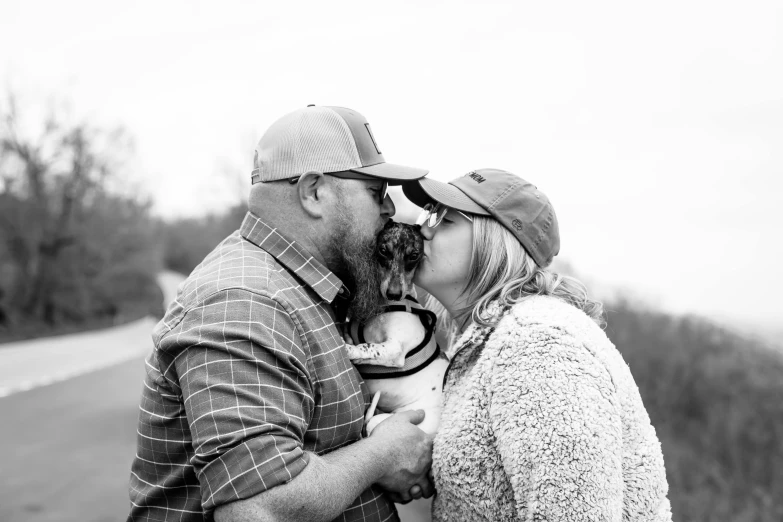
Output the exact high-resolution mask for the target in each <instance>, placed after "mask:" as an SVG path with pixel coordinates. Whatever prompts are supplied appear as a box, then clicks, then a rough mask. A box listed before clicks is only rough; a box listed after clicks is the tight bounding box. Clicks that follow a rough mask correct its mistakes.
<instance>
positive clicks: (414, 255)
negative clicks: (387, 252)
mask: <svg viewBox="0 0 783 522" xmlns="http://www.w3.org/2000/svg"><path fill="white" fill-rule="evenodd" d="M420 257H421V254H419V253H418V252H417V253H415V254H411V256H410V257H409V258H408V259H410V260H411V261H413V262H416V261H418V260H419V258H420Z"/></svg>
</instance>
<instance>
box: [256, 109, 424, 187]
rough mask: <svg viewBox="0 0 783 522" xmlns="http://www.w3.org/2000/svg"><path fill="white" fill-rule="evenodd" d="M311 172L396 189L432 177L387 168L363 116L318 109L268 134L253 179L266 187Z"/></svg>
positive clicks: (349, 111)
mask: <svg viewBox="0 0 783 522" xmlns="http://www.w3.org/2000/svg"><path fill="white" fill-rule="evenodd" d="M310 171H318V172H324V173H329V172H344V171H352V172H355V173H357V174H359V175H362V176H366V177H367V178H378V179H383V180H386V181H388V182H389V184H390V185H399V184H400V183H402V182H404V181H412V180H416V179H419V178H423V177H424V176H426V175H427V172H428V171H427V170H424V169H418V168H414V167H404V166H402V165H395V164H392V163H386V160H385V159H384V158H383V155H382V154H381V151H380V149H379V148H378V143H377V142H376V141H375V136H373V134H372V130H371V129H370V124H369V123H367V119H366V118H365V117H364V116H362V115H361V114H359V113H358V112H356V111H354V110H352V109H346V108H344V107H317V106H315V105H308V106H307V107H305V108H303V109H299V110H296V111H294V112H291V113H289V114H286V115H285V116H283V117H282V118H280V119H279V120H277V121H276V122H274V123H273V124H272V125H271V126H270V127H269V129H267V131H266V132H265V133H264V135H263V136H262V137H261V140H260V141H259V142H258V145H257V146H256V151H255V157H254V159H253V172H252V175H251V179H252V182H253V183H266V182H268V181H277V180H280V179H290V178H294V177H296V176H301V175H303V174H305V173H306V172H310ZM357 177H359V176H357Z"/></svg>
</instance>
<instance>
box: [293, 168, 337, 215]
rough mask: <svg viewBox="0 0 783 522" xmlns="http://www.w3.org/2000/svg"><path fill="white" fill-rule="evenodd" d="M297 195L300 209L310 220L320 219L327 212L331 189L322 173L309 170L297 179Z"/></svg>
mask: <svg viewBox="0 0 783 522" xmlns="http://www.w3.org/2000/svg"><path fill="white" fill-rule="evenodd" d="M296 190H297V195H298V197H299V203H300V204H301V205H302V209H303V210H304V211H305V213H306V214H307V215H309V216H310V217H312V218H316V219H318V218H322V217H323V216H324V213H325V212H326V211H327V206H328V205H329V202H330V199H331V196H332V192H333V189H332V187H331V186H329V183H328V182H327V181H326V176H325V175H324V174H323V172H318V171H317V170H311V171H309V172H305V173H304V174H302V175H301V176H300V177H299V181H298V182H297V184H296Z"/></svg>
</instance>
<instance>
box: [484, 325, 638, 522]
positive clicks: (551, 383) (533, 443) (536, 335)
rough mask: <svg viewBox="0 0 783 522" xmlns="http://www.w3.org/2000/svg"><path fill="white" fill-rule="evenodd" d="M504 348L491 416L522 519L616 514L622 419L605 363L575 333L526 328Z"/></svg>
mask: <svg viewBox="0 0 783 522" xmlns="http://www.w3.org/2000/svg"><path fill="white" fill-rule="evenodd" d="M521 338H523V339H525V340H524V341H519V340H518V341H517V343H511V344H510V345H507V346H504V347H503V348H502V349H501V351H500V355H499V357H498V359H497V361H496V364H495V366H494V372H493V375H492V381H491V393H492V395H491V399H490V419H491V423H492V428H493V432H494V433H495V435H496V444H497V448H498V451H499V453H500V456H501V460H502V463H503V468H504V470H505V472H506V474H507V475H508V477H509V479H510V482H511V485H512V487H513V491H514V498H515V502H516V506H517V513H518V516H519V519H520V520H569V521H573V522H578V521H588V520H589V521H593V520H612V521H618V522H619V521H620V520H621V519H622V495H623V477H622V422H621V417H620V405H619V403H618V399H617V395H616V393H615V388H614V385H613V383H612V380H611V377H610V375H609V373H608V371H607V370H606V368H605V367H604V366H603V365H601V364H600V363H599V362H598V360H597V359H596V358H595V357H594V356H593V355H592V354H591V353H590V352H588V351H587V350H586V349H585V348H584V346H582V345H581V343H579V342H578V341H577V340H576V339H574V338H573V337H571V336H569V335H567V334H565V333H564V332H563V331H562V330H560V329H557V328H554V327H549V326H543V325H541V326H534V327H532V328H526V331H525V332H524V334H523V335H520V336H519V337H517V339H521Z"/></svg>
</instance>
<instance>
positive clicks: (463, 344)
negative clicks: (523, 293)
mask: <svg viewBox="0 0 783 522" xmlns="http://www.w3.org/2000/svg"><path fill="white" fill-rule="evenodd" d="M509 310H510V307H508V306H502V305H501V304H500V302H499V300H497V299H496V300H494V301H492V302H491V303H489V305H487V309H486V312H487V313H486V317H487V319H488V320H489V322H491V323H492V324H493V325H495V326H482V325H480V324H477V323H474V322H471V323H470V325H468V327H467V328H466V329H465V331H464V332H462V335H460V337H459V339H457V342H455V343H454V344H453V345H452V346H449V347H448V348H447V349H446V357H447V358H448V360H449V366H448V367H447V368H446V373H445V374H444V375H443V383H444V384H445V383H446V376H447V375H448V374H449V370H450V369H451V367H452V364H453V363H454V360H455V359H456V357H457V355H459V354H460V353H461V352H463V351H465V350H466V349H473V348H476V347H481V346H484V343H486V342H487V339H489V336H490V335H492V332H494V331H495V328H496V326H497V324H498V322H500V319H502V318H503V316H504V315H505V314H506V312H508V311H509Z"/></svg>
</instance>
